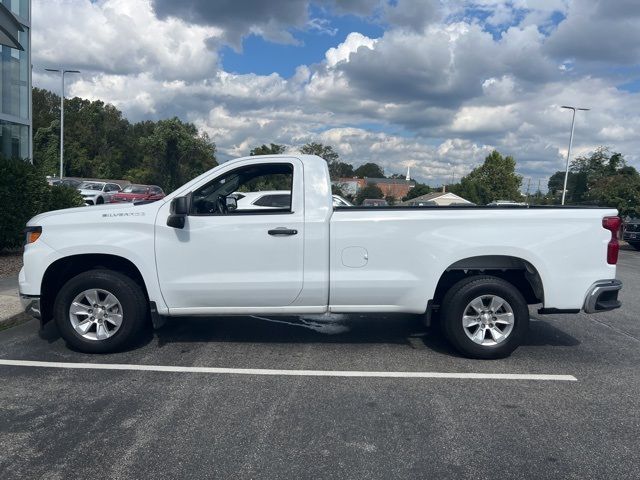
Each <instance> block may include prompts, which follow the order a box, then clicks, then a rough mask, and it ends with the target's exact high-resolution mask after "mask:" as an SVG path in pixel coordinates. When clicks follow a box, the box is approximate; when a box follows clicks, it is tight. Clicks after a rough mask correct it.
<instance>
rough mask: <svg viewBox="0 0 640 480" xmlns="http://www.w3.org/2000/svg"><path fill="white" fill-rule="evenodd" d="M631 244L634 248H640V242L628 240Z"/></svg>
mask: <svg viewBox="0 0 640 480" xmlns="http://www.w3.org/2000/svg"><path fill="white" fill-rule="evenodd" d="M627 243H628V244H629V245H631V246H632V247H633V248H635V249H636V250H640V242H627Z"/></svg>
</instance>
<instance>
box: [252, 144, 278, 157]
mask: <svg viewBox="0 0 640 480" xmlns="http://www.w3.org/2000/svg"><path fill="white" fill-rule="evenodd" d="M286 149H287V147H285V146H284V145H278V144H277V143H271V144H269V145H268V146H267V145H264V144H263V145H260V146H259V147H255V148H253V149H252V150H251V152H249V155H251V156H252V157H253V156H255V155H279V154H281V153H284V151H285V150H286Z"/></svg>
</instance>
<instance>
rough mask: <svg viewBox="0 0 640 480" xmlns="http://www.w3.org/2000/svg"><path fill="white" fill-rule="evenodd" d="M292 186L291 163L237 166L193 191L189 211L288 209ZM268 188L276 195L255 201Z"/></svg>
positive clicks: (232, 212) (218, 212) (220, 212)
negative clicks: (272, 197) (266, 199)
mask: <svg viewBox="0 0 640 480" xmlns="http://www.w3.org/2000/svg"><path fill="white" fill-rule="evenodd" d="M292 187H293V165H292V164H290V163H268V164H259V165H248V166H245V167H240V168H237V169H235V170H232V171H230V172H227V173H225V174H224V175H222V176H220V177H217V178H215V179H214V180H212V181H211V182H209V183H207V184H206V185H204V186H203V187H201V188H199V189H198V190H196V191H194V192H193V194H192V197H191V214H192V215H242V214H244V215H246V214H256V215H258V214H279V213H290V212H291V192H292ZM274 191H275V193H274ZM260 192H265V195H260ZM267 192H269V195H270V196H275V197H277V199H273V200H269V205H259V204H257V201H259V200H260V198H261V197H264V196H267ZM259 197H260V198H259Z"/></svg>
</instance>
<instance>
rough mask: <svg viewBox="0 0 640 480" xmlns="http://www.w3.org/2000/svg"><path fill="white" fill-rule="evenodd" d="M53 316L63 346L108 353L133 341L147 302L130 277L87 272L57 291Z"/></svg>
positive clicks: (140, 324)
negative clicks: (64, 342) (65, 344)
mask: <svg viewBox="0 0 640 480" xmlns="http://www.w3.org/2000/svg"><path fill="white" fill-rule="evenodd" d="M54 317H55V321H56V325H57V326H58V329H59V331H60V334H61V335H62V338H64V339H65V340H66V342H67V344H69V345H71V346H72V347H74V348H76V349H78V350H80V351H82V352H85V353H108V352H113V351H117V350H121V349H122V348H124V347H126V346H128V345H129V344H131V343H132V342H133V341H134V340H136V339H137V337H138V336H139V335H140V333H141V330H142V328H143V327H144V326H145V324H146V320H147V301H146V297H145V295H144V293H143V291H142V288H141V287H140V286H139V285H138V284H137V283H136V282H135V281H134V280H133V279H131V278H130V277H128V276H126V275H124V274H122V273H119V272H114V271H111V270H89V271H87V272H83V273H80V274H79V275H77V276H75V277H73V278H72V279H70V280H69V281H68V282H67V283H65V284H64V286H63V287H62V288H61V289H60V291H59V292H58V295H57V296H56V300H55V303H54Z"/></svg>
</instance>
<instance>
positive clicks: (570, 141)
mask: <svg viewBox="0 0 640 480" xmlns="http://www.w3.org/2000/svg"><path fill="white" fill-rule="evenodd" d="M561 108H566V109H568V110H573V116H572V118H571V135H569V150H567V166H566V168H565V171H564V188H563V189H562V205H564V199H565V196H566V194H567V179H568V178H569V157H571V146H572V145H573V130H574V127H575V123H576V110H582V111H585V112H586V111H588V110H590V109H589V108H581V107H570V106H568V105H562V107H561Z"/></svg>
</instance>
